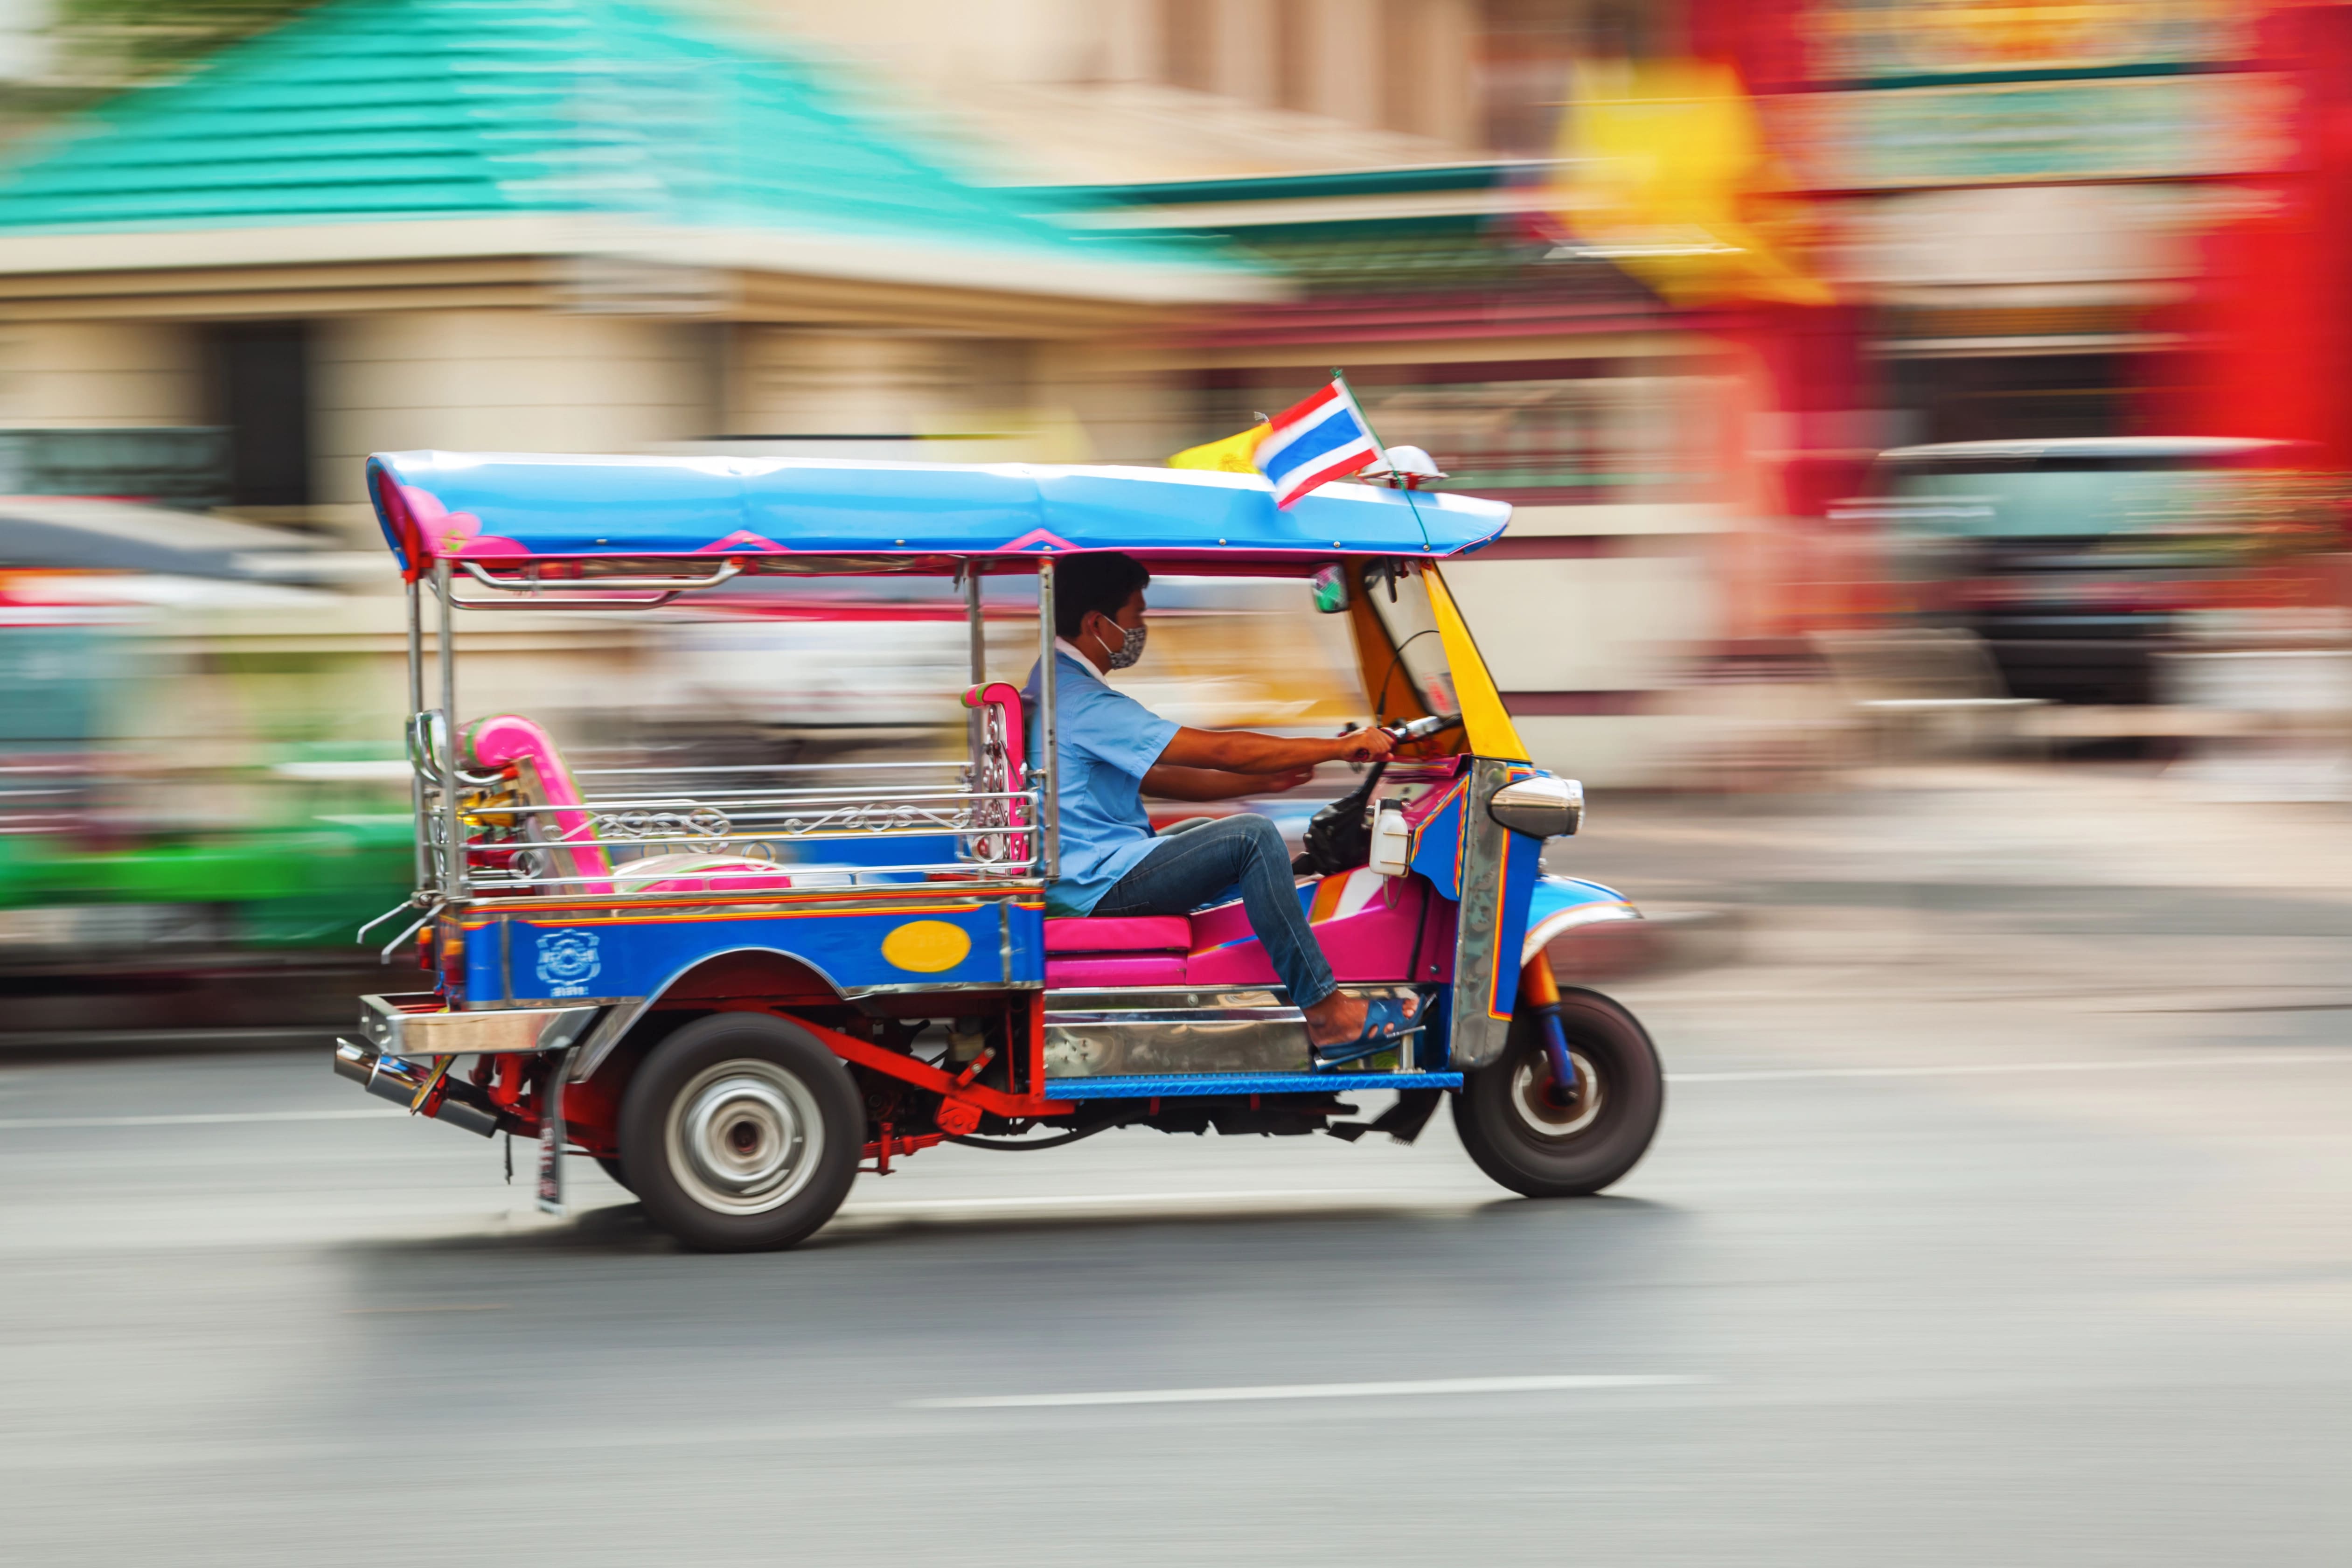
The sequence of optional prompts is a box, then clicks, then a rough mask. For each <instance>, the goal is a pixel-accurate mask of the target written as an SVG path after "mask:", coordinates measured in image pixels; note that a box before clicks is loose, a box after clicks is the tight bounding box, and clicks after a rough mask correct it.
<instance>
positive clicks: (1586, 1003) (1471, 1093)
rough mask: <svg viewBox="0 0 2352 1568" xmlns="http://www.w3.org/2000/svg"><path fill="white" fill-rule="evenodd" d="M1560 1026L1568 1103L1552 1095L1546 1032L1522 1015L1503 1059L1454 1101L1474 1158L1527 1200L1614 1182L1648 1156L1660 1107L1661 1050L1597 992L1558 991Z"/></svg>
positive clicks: (1468, 1082)
mask: <svg viewBox="0 0 2352 1568" xmlns="http://www.w3.org/2000/svg"><path fill="white" fill-rule="evenodd" d="M1559 1022H1560V1027H1561V1028H1562V1029H1563V1030H1564V1031H1565V1032H1566V1034H1567V1036H1568V1053H1569V1058H1570V1060H1571V1061H1572V1062H1574V1064H1575V1066H1576V1092H1575V1093H1574V1094H1572V1095H1570V1096H1568V1097H1566V1098H1564V1099H1563V1098H1562V1097H1560V1096H1558V1095H1556V1094H1554V1093H1553V1091H1552V1073H1551V1059H1550V1057H1549V1054H1548V1053H1546V1051H1545V1050H1544V1044H1543V1031H1542V1029H1541V1028H1540V1027H1539V1026H1538V1024H1537V1022H1536V1020H1535V1018H1534V1017H1533V1016H1532V1015H1531V1014H1530V1013H1528V1012H1527V1011H1524V1010H1523V1011H1522V1012H1521V1013H1520V1014H1519V1016H1517V1017H1516V1018H1514V1019H1512V1020H1511V1033H1510V1038H1509V1041H1508V1043H1507V1044H1506V1045H1505V1047H1503V1054H1502V1055H1501V1056H1500V1057H1499V1058H1496V1059H1495V1060H1494V1061H1492V1062H1490V1063H1488V1064H1487V1065H1486V1066H1485V1067H1483V1068H1478V1069H1477V1070H1476V1071H1475V1072H1472V1073H1469V1074H1467V1075H1465V1077H1464V1079H1463V1080H1462V1088H1461V1090H1460V1091H1459V1092H1458V1093H1456V1094H1455V1095H1454V1130H1455V1131H1458V1132H1459V1133H1460V1134H1461V1136H1462V1146H1463V1148H1465V1149H1466V1150H1468V1151H1469V1153H1470V1158H1471V1159H1472V1160H1474V1161H1475V1162H1476V1163H1477V1166H1478V1168H1479V1169H1480V1170H1482V1171H1484V1172H1486V1174H1488V1175H1489V1176H1492V1177H1493V1178H1494V1179H1495V1180H1496V1181H1497V1182H1499V1183H1501V1184H1503V1185H1504V1186H1507V1187H1508V1188H1510V1189H1511V1190H1512V1191H1513V1192H1515V1193H1525V1194H1527V1195H1528V1196H1529V1197H1531V1198H1564V1197H1576V1196H1580V1195H1582V1194H1587V1193H1597V1192H1599V1191H1601V1188H1603V1187H1606V1186H1608V1185H1609V1184H1611V1183H1612V1182H1614V1181H1616V1180H1617V1179H1618V1178H1619V1177H1621V1176H1622V1175H1623V1174H1624V1173H1626V1172H1628V1171H1630V1170H1632V1169H1633V1166H1634V1164H1635V1163H1636V1162H1638V1161H1639V1160H1640V1159H1641V1158H1642V1155H1643V1152H1646V1151H1647V1150H1648V1149H1649V1147H1650V1140H1651V1138H1652V1137H1653V1136H1654V1134H1655V1133H1656V1132H1657V1131H1658V1118H1659V1116H1660V1115H1661V1114H1662V1113H1663V1112H1664V1110H1665V1104H1666V1084H1665V1073H1664V1069H1663V1068H1660V1066H1659V1065H1658V1053H1657V1049H1656V1047H1654V1046H1652V1045H1651V1044H1650V1037H1649V1035H1648V1034H1647V1033H1646V1032H1644V1031H1643V1028H1642V1026H1641V1025H1640V1024H1639V1023H1638V1022H1636V1021H1635V1020H1634V1017H1633V1014H1631V1013H1629V1012H1627V1011H1626V1010H1625V1009H1624V1008H1622V1007H1621V1006H1619V1005H1617V1004H1616V1003H1614V1002H1612V1001H1611V1000H1610V999H1609V998H1608V997H1606V996H1603V995H1601V994H1599V993H1598V992H1592V991H1575V990H1563V991H1562V992H1561V993H1560V994H1559Z"/></svg>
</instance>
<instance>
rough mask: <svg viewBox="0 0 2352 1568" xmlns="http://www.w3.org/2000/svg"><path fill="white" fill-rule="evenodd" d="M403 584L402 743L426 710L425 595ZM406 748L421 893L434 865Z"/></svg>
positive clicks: (420, 790) (421, 787)
mask: <svg viewBox="0 0 2352 1568" xmlns="http://www.w3.org/2000/svg"><path fill="white" fill-rule="evenodd" d="M406 587H407V589H408V723H407V725H406V726H405V730H406V735H404V737H403V740H404V742H406V741H407V739H408V737H411V736H414V735H415V733H416V721H417V716H418V715H419V714H421V713H423V712H424V711H425V595H424V593H423V590H421V589H420V588H419V587H418V586H417V583H416V579H415V578H414V577H412V578H410V579H409V580H408V583H407V584H406ZM405 749H406V750H407V751H408V752H410V755H409V762H408V818H409V827H410V830H411V831H412V832H413V833H414V834H415V837H416V879H415V882H414V883H413V884H411V885H412V886H413V887H414V888H415V890H416V891H418V892H420V893H421V892H423V891H424V890H425V880H426V879H427V878H429V877H431V876H432V875H433V865H432V862H431V860H430V859H429V858H427V855H426V852H425V845H426V843H427V842H428V839H427V838H426V837H425V775H424V774H423V773H418V772H417V771H416V758H415V754H414V753H415V746H414V744H413V743H410V744H407V745H406V747H405Z"/></svg>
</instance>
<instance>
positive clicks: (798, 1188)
mask: <svg viewBox="0 0 2352 1568" xmlns="http://www.w3.org/2000/svg"><path fill="white" fill-rule="evenodd" d="M865 1129H866V1114H865V1110H864V1109H863V1107H862V1106H861V1104H860V1103H859V1100H858V1097H857V1089H856V1085H855V1084H854V1083H853V1082H852V1081H851V1079H850V1077H849V1069H848V1068H846V1067H845V1066H843V1065H842V1062H841V1059H840V1058H837V1057H835V1055H834V1054H833V1053H832V1052H831V1051H829V1050H827V1049H825V1048H824V1046H823V1045H821V1044H819V1043H818V1042H817V1041H816V1039H815V1038H814V1037H812V1036H811V1035H809V1034H808V1033H807V1032H806V1031H805V1030H803V1029H800V1028H797V1027H795V1026H793V1025H792V1024H790V1023H787V1022H786V1021H785V1020H783V1019H782V1018H772V1017H768V1016H765V1015H762V1014H757V1013H721V1014H718V1015H716V1016H711V1017H708V1018H701V1019H698V1020H697V1021H695V1022H694V1023H691V1024H688V1025H687V1026H685V1027H684V1028H682V1029H680V1030H678V1031H677V1033H676V1034H674V1035H672V1036H670V1037H668V1038H667V1039H666V1040H664V1041H663V1042H662V1043H661V1044H660V1045H658V1046H656V1047H654V1050H653V1053H652V1054H651V1055H650V1056H648V1057H647V1058H646V1060H645V1062H644V1063H643V1065H641V1066H640V1067H639V1068H637V1071H636V1074H635V1077H634V1078H632V1079H630V1080H629V1088H628V1092H627V1093H626V1094H625V1095H624V1096H623V1098H622V1101H621V1159H622V1161H623V1162H624V1163H625V1168H626V1171H627V1175H628V1185H630V1186H631V1187H632V1188H633V1189H634V1190H635V1193H636V1194H637V1196H638V1198H639V1199H640V1200H642V1201H643V1202H644V1204H645V1205H646V1213H647V1214H649V1215H651V1216H652V1217H653V1220H654V1222H655V1223H656V1224H657V1225H659V1226H661V1227H662V1228H663V1229H664V1230H667V1231H668V1232H669V1233H670V1234H671V1235H672V1236H675V1237H677V1238H678V1239H679V1240H680V1241H683V1242H685V1243H686V1244H687V1245H688V1246H689V1247H700V1248H702V1249H704V1250H706V1251H710V1252H754V1251H767V1250H772V1249H774V1248H777V1247H791V1246H793V1244H795V1243H797V1242H800V1241H803V1240H805V1239H806V1238H807V1237H809V1236H810V1235H811V1234H812V1233H813V1232H814V1231H815V1230H816V1228H817V1227H818V1226H821V1225H823V1224H824V1222H825V1221H826V1220H828V1219H831V1218H832V1217H833V1212H834V1210H835V1209H837V1208H839V1207H840V1206H841V1200H842V1199H843V1198H845V1197H846V1196H848V1195H849V1186H850V1184H851V1183H852V1182H854V1181H856V1179H857V1160H858V1154H859V1152H860V1150H861V1148H862V1146H863V1142H864V1138H863V1134H864V1132H865Z"/></svg>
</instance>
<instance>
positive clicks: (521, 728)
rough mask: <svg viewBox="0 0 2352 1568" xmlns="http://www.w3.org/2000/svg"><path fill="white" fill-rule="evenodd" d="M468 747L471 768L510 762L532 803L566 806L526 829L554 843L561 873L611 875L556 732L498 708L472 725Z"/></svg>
mask: <svg viewBox="0 0 2352 1568" xmlns="http://www.w3.org/2000/svg"><path fill="white" fill-rule="evenodd" d="M465 747H466V750H467V752H469V753H471V755H472V758H473V766H472V769H471V770H470V771H474V772H484V773H487V772H492V771H504V770H505V769H507V768H509V767H511V768H513V769H514V770H515V778H516V782H517V783H518V784H520V786H521V794H522V797H523V799H524V800H525V801H526V802H527V803H528V804H530V805H551V806H558V807H562V808H564V809H561V810H557V811H550V812H533V813H531V814H530V817H529V818H528V822H527V826H526V827H525V830H524V831H525V832H526V834H527V835H528V836H529V837H532V838H535V839H539V840H540V841H541V842H542V843H546V844H549V845H550V854H549V858H550V859H551V862H552V864H553V867H554V874H555V875H556V876H559V877H569V878H587V879H592V880H586V881H567V882H563V883H560V884H559V885H558V886H559V888H560V889H561V890H562V891H565V892H583V893H610V892H611V891H612V890H613V884H612V883H611V882H610V881H609V880H593V879H603V878H610V877H611V876H612V874H613V862H612V859H611V858H609V857H608V856H606V855H605V853H604V847H603V846H602V845H600V844H597V843H595V842H594V839H595V837H596V828H595V824H594V822H593V820H592V819H591V818H590V817H589V815H588V813H587V812H586V811H584V810H583V809H580V807H581V806H582V805H583V799H582V797H581V794H580V786H579V785H578V784H574V783H573V782H572V770H571V769H569V768H567V767H565V766H564V765H563V755H562V752H558V751H557V750H556V749H555V740H554V737H552V736H551V735H550V734H549V733H548V732H547V731H545V730H543V729H541V728H540V727H539V726H538V725H537V724H535V723H533V722H531V721H530V720H528V719H525V718H522V717H520V715H518V714H513V713H499V714H496V715H494V716H493V717H491V718H488V719H478V720H476V721H474V722H473V723H471V724H469V725H467V727H466V734H465ZM547 823H552V825H553V828H554V831H553V833H552V835H551V836H545V829H544V827H543V825H544V824H547Z"/></svg>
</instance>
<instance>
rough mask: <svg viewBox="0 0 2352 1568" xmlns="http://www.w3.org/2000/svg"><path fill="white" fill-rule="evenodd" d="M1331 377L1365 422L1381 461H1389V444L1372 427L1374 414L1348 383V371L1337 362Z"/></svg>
mask: <svg viewBox="0 0 2352 1568" xmlns="http://www.w3.org/2000/svg"><path fill="white" fill-rule="evenodd" d="M1331 379H1332V380H1333V381H1334V382H1336V383H1338V384H1339V395H1341V396H1343V397H1345V398H1346V399H1347V400H1348V406H1349V407H1350V408H1352V409H1354V410H1355V411H1356V417H1357V419H1358V420H1360V422H1361V423H1362V424H1363V426H1364V434H1365V435H1367V436H1370V437H1371V438H1372V445H1373V446H1375V447H1379V448H1380V449H1381V462H1383V463H1385V462H1387V461H1388V460H1389V444H1388V443H1387V442H1386V441H1383V440H1381V433H1380V432H1379V431H1377V430H1375V429H1373V428H1372V416H1370V415H1369V414H1367V413H1365V412H1364V405H1362V404H1360V403H1359V402H1357V401H1356V389H1355V388H1354V387H1352V386H1349V384H1348V373H1347V372H1346V371H1344V370H1341V369H1340V368H1339V366H1338V365H1336V364H1335V365H1333V366H1332V367H1331Z"/></svg>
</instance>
